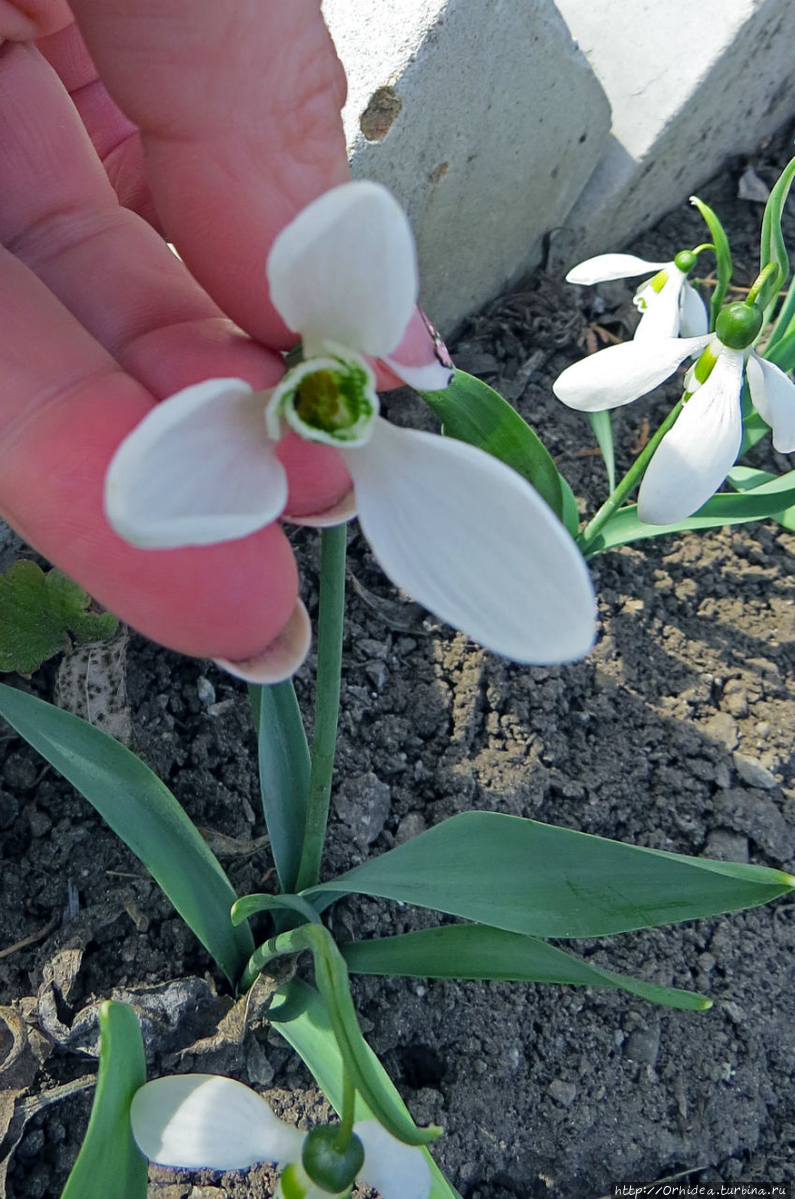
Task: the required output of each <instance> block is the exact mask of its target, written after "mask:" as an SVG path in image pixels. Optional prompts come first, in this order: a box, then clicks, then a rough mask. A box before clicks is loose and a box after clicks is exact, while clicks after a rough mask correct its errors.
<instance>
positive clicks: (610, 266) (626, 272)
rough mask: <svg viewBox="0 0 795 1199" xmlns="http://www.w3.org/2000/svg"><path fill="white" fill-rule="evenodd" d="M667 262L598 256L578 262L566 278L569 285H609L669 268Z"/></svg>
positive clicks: (610, 255) (633, 256) (618, 256)
mask: <svg viewBox="0 0 795 1199" xmlns="http://www.w3.org/2000/svg"><path fill="white" fill-rule="evenodd" d="M668 265H669V263H667V262H647V261H646V259H645V258H637V257H636V256H635V255H634V254H597V255H596V257H595V258H586V260H585V262H578V263H577V265H576V266H573V267H572V268H571V270H570V271H569V273H568V275H567V276H566V282H567V283H580V284H586V285H589V284H591V283H607V282H608V281H609V280H610V279H631V278H632V277H633V275H645V274H646V273H647V272H648V273H649V274H651V273H653V272H654V271H659V270H661V269H662V268H663V267H664V266H668Z"/></svg>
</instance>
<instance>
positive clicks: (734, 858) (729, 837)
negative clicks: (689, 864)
mask: <svg viewBox="0 0 795 1199" xmlns="http://www.w3.org/2000/svg"><path fill="white" fill-rule="evenodd" d="M703 857H705V858H716V859H717V860H718V861H719V862H747V861H748V838H747V837H743V836H742V835H741V834H740V833H733V832H732V831H731V829H728V828H714V829H712V831H711V832H710V833H709V835H708V836H707V841H706V844H705V846H704V853H703Z"/></svg>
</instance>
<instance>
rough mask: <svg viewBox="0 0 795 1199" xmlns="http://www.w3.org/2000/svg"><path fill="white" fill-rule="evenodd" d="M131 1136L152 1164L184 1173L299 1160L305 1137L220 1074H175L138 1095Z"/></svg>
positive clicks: (247, 1090)
mask: <svg viewBox="0 0 795 1199" xmlns="http://www.w3.org/2000/svg"><path fill="white" fill-rule="evenodd" d="M130 1120H131V1123H132V1130H133V1136H134V1137H135V1140H136V1141H137V1143H138V1147H139V1149H140V1150H141V1152H142V1153H143V1154H144V1155H145V1156H146V1157H148V1158H149V1160H150V1161H153V1162H159V1163H160V1165H163V1166H175V1167H178V1168H181V1169H186V1170H198V1169H201V1168H203V1167H206V1168H208V1169H212V1170H243V1169H245V1168H246V1167H247V1166H253V1165H254V1163H255V1162H263V1161H267V1162H289V1161H293V1160H295V1159H297V1158H299V1157H300V1155H301V1146H302V1145H303V1140H304V1134H303V1133H301V1132H299V1130H298V1129H297V1128H293V1127H292V1126H291V1125H289V1124H285V1123H284V1122H283V1121H282V1120H279V1119H278V1117H277V1116H275V1115H274V1114H273V1112H272V1111H271V1109H270V1108H269V1106H268V1104H267V1103H266V1102H265V1100H264V1099H262V1098H261V1097H260V1096H259V1095H258V1094H257V1093H256V1091H252V1090H251V1089H250V1087H246V1086H244V1085H243V1084H242V1083H240V1082H235V1081H234V1080H233V1079H231V1078H222V1077H221V1076H220V1075H217V1074H175V1075H171V1076H170V1077H168V1078H158V1079H155V1081H154V1082H148V1083H146V1085H145V1086H143V1087H141V1089H140V1091H136V1093H135V1096H134V1097H133V1101H132V1106H131V1108H130Z"/></svg>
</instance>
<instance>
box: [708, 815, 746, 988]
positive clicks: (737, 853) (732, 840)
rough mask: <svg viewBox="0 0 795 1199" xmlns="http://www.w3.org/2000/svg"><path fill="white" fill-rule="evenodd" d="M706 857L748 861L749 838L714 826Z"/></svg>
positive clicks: (710, 834)
mask: <svg viewBox="0 0 795 1199" xmlns="http://www.w3.org/2000/svg"><path fill="white" fill-rule="evenodd" d="M704 857H705V858H716V859H717V860H718V861H719V862H747V861H748V838H747V837H743V836H742V835H741V834H740V833H733V832H732V831H731V829H728V828H714V829H712V831H711V832H710V833H709V835H708V836H707V841H706V844H705V846H704ZM713 965H714V962H713Z"/></svg>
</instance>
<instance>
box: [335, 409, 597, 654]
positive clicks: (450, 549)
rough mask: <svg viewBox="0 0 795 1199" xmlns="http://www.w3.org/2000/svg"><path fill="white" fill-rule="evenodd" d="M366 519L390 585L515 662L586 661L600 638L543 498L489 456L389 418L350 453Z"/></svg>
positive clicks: (569, 546) (565, 538)
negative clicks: (579, 659)
mask: <svg viewBox="0 0 795 1199" xmlns="http://www.w3.org/2000/svg"><path fill="white" fill-rule="evenodd" d="M343 456H344V458H345V463H346V465H347V467H348V470H349V471H350V473H351V475H352V477H353V481H354V485H355V488H356V498H357V501H358V505H359V520H360V522H361V526H362V530H363V532H364V535H365V537H366V538H367V540H368V541H369V542H370V544H371V546H372V548H373V553H374V554H375V556H376V558H377V559H378V561H379V562H380V564H381V566H382V567H383V569H384V571H385V573H386V574H387V575H388V576H389V578H390V579H391V580H392V582H393V583H395V584H396V585H397V586H398V587H401V588H403V590H405V591H407V592H408V593H409V595H411V596H413V597H414V598H415V599H416V600H418V601H419V602H420V603H421V604H423V605H424V606H425V607H426V608H428V609H429V610H430V611H431V612H433V613H434V614H435V615H436V616H438V617H439V618H440V619H441V620H444V621H446V622H447V623H448V624H451V625H453V627H454V628H457V629H460V630H461V631H462V632H464V633H468V634H469V636H470V637H473V638H475V640H476V641H479V642H480V644H481V645H484V646H485V647H486V648H487V649H490V650H493V651H494V652H495V653H498V654H503V655H504V656H505V657H507V658H513V659H514V660H516V661H518V662H534V663H537V664H549V663H553V662H567V661H571V660H573V659H575V658H581V657H582V656H583V655H584V654H586V653H587V652H588V649H589V648H590V646H591V645H592V643H593V639H594V633H595V622H594V598H593V590H592V587H591V581H590V578H589V575H588V571H587V569H586V567H585V563H584V562H583V559H582V557H581V556H580V554H579V552H578V551H577V549H576V547H575V545H574V542H573V541H572V539H571V538H570V536H569V535H568V533H567V532H566V531H565V529H564V528H563V526H562V525H561V523H560V522H559V521H558V520H557V519H556V517H555V516H554V515H553V514H552V512H551V511H550V509H549V508H548V507H547V505H546V504H545V503H544V501H543V500H542V499H541V497H540V496H539V495H538V493H537V492H536V491H534V490H533V488H532V487H531V486H530V485H529V483H527V482H526V481H525V480H524V479H522V478H521V477H520V476H519V475H518V474H517V473H516V472H515V471H513V470H511V469H510V468H509V467H507V466H505V464H504V463H502V462H499V461H498V460H497V459H496V458H493V457H492V456H491V455H490V454H486V453H484V452H483V451H482V450H478V449H475V447H474V446H470V445H466V444H465V443H464V442H461V441H454V440H453V439H452V438H447V437H440V436H437V435H436V434H433V433H420V432H417V431H416V430H413V429H398V428H396V427H395V426H394V425H390V424H388V423H387V421H385V420H383V419H382V418H380V417H379V418H378V419H377V420H376V422H375V424H374V426H373V436H372V438H371V439H370V441H369V442H368V443H367V445H365V446H362V447H361V448H358V449H351V450H344V451H343Z"/></svg>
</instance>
